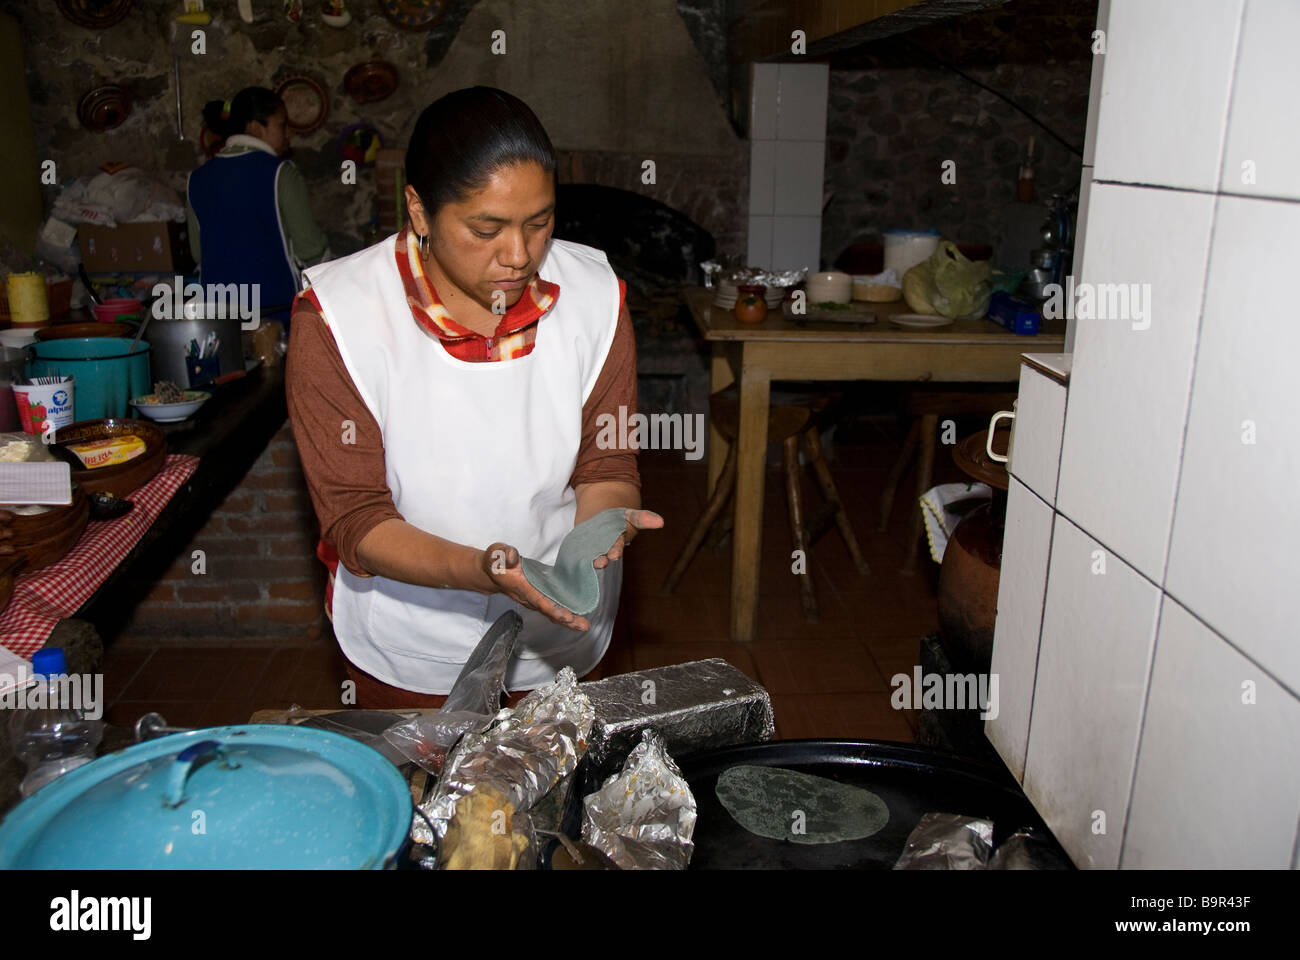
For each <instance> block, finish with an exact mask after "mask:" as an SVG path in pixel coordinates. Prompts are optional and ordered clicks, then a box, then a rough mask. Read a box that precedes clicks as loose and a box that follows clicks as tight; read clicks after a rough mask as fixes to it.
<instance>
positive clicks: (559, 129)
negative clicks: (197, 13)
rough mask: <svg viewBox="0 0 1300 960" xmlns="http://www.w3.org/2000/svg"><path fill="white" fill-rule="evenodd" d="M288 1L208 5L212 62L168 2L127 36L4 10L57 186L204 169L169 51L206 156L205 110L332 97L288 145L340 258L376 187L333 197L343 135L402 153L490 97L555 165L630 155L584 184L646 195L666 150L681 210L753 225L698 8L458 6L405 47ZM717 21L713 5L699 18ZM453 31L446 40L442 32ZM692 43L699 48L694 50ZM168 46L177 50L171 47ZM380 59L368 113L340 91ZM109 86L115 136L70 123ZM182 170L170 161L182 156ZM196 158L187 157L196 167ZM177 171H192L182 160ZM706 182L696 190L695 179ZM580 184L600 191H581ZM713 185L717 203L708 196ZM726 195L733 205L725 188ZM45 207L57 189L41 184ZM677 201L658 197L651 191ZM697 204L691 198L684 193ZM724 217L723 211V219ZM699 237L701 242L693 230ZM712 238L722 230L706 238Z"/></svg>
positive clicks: (397, 37)
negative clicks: (454, 26) (242, 96)
mask: <svg viewBox="0 0 1300 960" xmlns="http://www.w3.org/2000/svg"><path fill="white" fill-rule="evenodd" d="M280 6H281V5H280V3H279V2H273V3H271V2H264V3H257V4H254V10H255V12H256V19H255V21H254V23H252V24H245V23H243V22H242V21H241V20H240V19H239V17H238V15H237V13H236V11H235V5H234V3H233V2H228V3H227V2H222V3H209V4H208V7H209V9H210V10H211V12H212V13H213V15H214V19H213V22H212V23H211V24H210V25H209V26H208V27H206V28H205V30H204V33H205V39H206V45H207V52H206V53H205V54H203V55H197V54H194V53H193V52H192V51H191V40H190V32H191V30H193V29H194V28H193V27H191V26H184V27H183V28H182V29H181V30H177V27H178V26H179V25H175V24H173V22H172V19H171V18H172V17H173V16H174V15H175V14H176V13H177V11H178V4H177V3H176V2H175V0H136V2H135V4H134V5H133V8H132V10H131V12H130V13H129V14H128V16H127V17H126V19H125V20H123V21H122V22H121V23H119V24H117V25H115V26H113V27H111V28H109V29H107V30H87V29H83V28H81V27H78V26H75V25H74V24H72V23H70V22H69V21H67V20H66V19H65V18H64V17H63V16H62V14H60V13H59V11H58V8H57V6H56V4H55V2H54V0H29V2H16V0H4V2H3V3H0V8H3V9H4V10H6V11H8V12H10V13H12V14H14V16H16V17H17V18H18V20H19V22H20V23H21V25H22V31H23V39H24V49H25V51H26V54H27V81H28V84H27V85H28V89H29V92H30V96H31V101H32V112H33V119H34V121H35V125H36V135H37V155H38V157H39V158H40V159H41V160H45V159H52V160H54V161H55V163H56V165H57V175H58V178H59V179H60V180H66V179H69V178H72V177H77V176H82V175H88V174H93V173H95V172H96V170H97V168H98V167H99V165H100V164H102V163H104V162H106V161H109V160H123V161H126V162H129V163H134V164H136V165H137V166H140V167H142V168H145V169H149V170H153V171H157V172H159V173H161V174H162V176H163V178H164V179H165V180H166V181H167V182H169V183H170V184H171V185H172V186H173V187H175V188H176V189H177V190H178V191H179V190H183V188H184V185H185V179H186V175H187V174H188V172H189V170H190V169H192V168H193V166H194V165H195V164H197V162H198V160H199V157H198V155H197V153H194V154H192V155H191V154H186V153H184V152H181V154H180V155H179V156H173V161H174V165H173V166H172V168H171V169H167V170H163V169H162V168H163V166H164V164H165V162H166V159H167V157H168V153H169V147H172V146H173V145H174V144H175V143H176V140H177V130H176V105H175V87H174V84H173V79H172V52H173V49H175V50H176V51H177V53H178V56H179V63H180V68H179V69H180V79H181V88H182V92H183V102H182V109H183V116H184V133H185V137H186V139H187V140H191V141H194V142H197V139H198V136H199V128H200V124H201V122H202V108H203V105H204V103H206V102H207V101H209V100H216V99H226V98H228V97H231V96H233V95H234V94H235V93H236V92H237V91H238V90H239V89H241V88H242V87H244V86H248V85H262V86H268V87H274V86H275V85H276V83H277V82H279V80H280V79H282V78H283V76H284V75H285V74H287V73H289V72H294V71H299V72H305V73H308V74H310V75H312V76H314V77H315V78H316V79H318V80H319V81H321V82H322V83H324V84H325V86H326V87H327V89H329V91H330V94H331V101H330V113H329V118H328V120H327V121H326V123H325V125H324V126H323V127H322V128H321V129H319V130H317V131H316V132H314V133H311V134H307V135H300V136H295V138H294V141H293V159H294V162H295V163H296V164H297V165H298V166H299V167H300V168H301V169H302V170H303V172H304V174H305V175H306V177H307V180H308V183H309V185H310V187H311V191H312V206H313V209H314V211H315V214H316V217H317V220H318V221H319V222H320V223H321V225H322V226H323V227H324V228H325V229H326V231H327V232H328V233H329V234H330V241H331V247H332V249H333V250H334V252H335V253H336V254H338V253H346V252H349V251H351V250H354V249H356V248H358V247H359V246H360V245H361V238H362V236H363V235H364V232H365V228H366V225H367V223H368V222H369V220H370V218H371V217H372V216H374V214H375V186H374V180H373V173H372V172H370V171H363V172H362V173H361V175H360V176H359V178H358V181H359V182H358V183H357V184H356V185H347V184H343V183H342V182H341V177H340V175H339V163H340V159H341V158H340V156H339V153H338V150H337V138H338V135H339V133H340V132H341V131H342V130H343V129H344V128H345V127H346V126H348V125H349V124H352V123H354V122H358V121H366V122H368V123H371V124H373V125H374V126H376V127H377V128H378V129H379V130H380V132H381V133H382V134H383V135H384V136H385V137H386V138H387V139H388V142H389V143H390V144H394V145H401V144H404V143H405V138H406V137H407V135H408V134H409V131H410V130H411V129H412V128H413V126H414V124H415V120H416V118H417V117H418V115H419V112H420V110H422V109H423V108H424V107H425V106H426V105H427V104H428V103H429V102H431V101H432V100H434V99H436V98H437V97H438V96H440V95H442V94H443V93H446V92H448V91H450V90H455V89H458V88H460V87H464V86H469V85H472V84H475V83H485V84H490V85H494V86H499V87H502V88H503V89H507V90H510V91H511V92H513V93H515V94H516V95H518V96H520V97H521V98H523V99H524V100H525V101H526V102H527V103H528V104H529V105H530V106H531V107H532V108H533V109H534V110H535V111H536V112H537V114H538V116H539V117H540V118H541V120H542V122H543V123H544V124H545V125H546V127H547V130H548V132H549V133H550V135H551V138H552V140H553V142H554V143H555V146H556V148H557V149H558V150H561V151H571V150H580V151H584V152H589V153H593V154H606V153H608V154H620V155H626V157H627V161H626V163H619V164H615V165H614V166H615V167H618V169H614V168H613V167H608V166H607V165H605V164H602V163H596V162H593V163H591V164H589V165H587V169H588V170H589V171H590V172H589V173H588V176H589V177H590V178H594V177H598V176H603V175H606V174H608V175H610V176H611V177H613V178H614V182H609V183H608V184H607V185H609V186H620V187H624V188H625V189H644V188H642V187H641V186H639V180H634V179H631V178H629V177H627V176H625V175H624V170H623V168H624V167H626V168H628V169H631V166H632V165H633V164H634V165H635V167H636V168H637V169H638V171H639V167H640V162H641V160H643V159H649V158H652V157H654V156H656V153H657V152H659V151H664V150H665V149H667V150H668V151H669V152H670V153H671V154H672V155H673V156H682V157H689V158H691V161H690V163H693V164H695V166H690V163H685V162H684V163H679V164H676V165H675V166H674V165H673V164H666V165H665V166H664V168H663V171H664V172H663V177H664V180H662V181H661V184H676V183H679V182H680V183H682V184H683V186H681V187H677V186H669V187H668V188H667V189H669V190H672V191H677V192H678V193H681V194H682V197H683V200H684V202H686V203H689V204H691V206H692V207H693V208H694V209H692V210H690V211H688V212H691V215H692V216H693V217H695V218H697V219H699V218H700V217H703V218H705V219H708V220H710V221H711V222H713V223H716V224H719V225H720V226H721V229H722V231H723V233H726V232H727V231H728V230H730V231H735V230H737V229H739V224H740V223H742V222H743V216H744V203H743V197H744V195H743V193H742V192H740V191H738V190H737V189H734V186H735V183H736V180H737V178H739V177H743V173H744V170H745V169H747V164H746V163H744V162H742V161H740V160H738V159H737V158H738V156H739V153H738V151H739V150H740V149H741V143H742V142H741V141H740V140H739V138H738V137H737V136H736V134H735V132H734V131H733V129H732V128H731V125H730V124H729V122H728V120H727V116H726V112H725V110H724V108H723V106H722V103H721V99H720V94H719V93H718V91H717V89H716V88H715V85H714V81H713V79H712V78H711V74H710V71H711V70H713V71H714V72H716V69H715V65H714V64H712V63H711V62H709V61H707V60H706V59H705V57H704V56H702V55H701V54H700V52H699V47H698V46H697V44H701V43H702V44H705V45H706V49H707V51H708V52H709V53H710V56H715V55H716V51H714V50H713V47H716V43H713V44H712V46H708V44H709V43H711V41H710V37H711V36H712V34H713V33H716V30H713V31H712V32H710V31H709V30H707V29H703V30H702V28H701V24H700V23H699V22H698V21H699V20H700V15H699V12H698V11H694V10H693V9H692V8H691V5H688V9H687V10H686V11H685V14H686V15H687V16H688V20H689V28H688V22H687V21H686V20H684V19H683V16H684V13H683V12H679V10H678V8H677V5H676V4H675V3H674V2H673V0H647V2H644V3H636V4H603V3H578V4H575V3H571V2H568V0H537V2H530V3H528V4H514V3H510V2H508V0H478V2H477V3H473V2H470V0H460V2H457V3H456V4H454V9H453V10H452V13H451V14H450V15H449V19H448V20H444V22H443V28H442V29H440V31H438V32H434V33H428V32H425V33H421V32H413V31H404V30H401V29H398V28H397V27H395V26H393V25H392V24H391V23H389V21H388V20H386V19H385V18H384V17H383V16H382V15H380V14H379V13H378V12H377V9H376V7H377V5H375V4H371V3H368V2H366V3H353V4H351V5H350V10H351V12H352V16H353V21H352V23H351V24H349V25H348V26H346V27H343V28H333V27H329V26H326V25H324V24H323V23H322V22H321V21H320V19H319V16H318V15H317V7H318V5H317V4H314V3H308V4H307V5H306V7H307V14H306V16H305V17H304V19H303V21H302V22H301V23H299V24H292V23H290V22H289V21H288V20H287V19H285V17H284V16H283V15H282V13H281V12H280ZM699 6H701V7H702V8H703V9H704V11H705V12H706V13H707V12H710V11H709V4H707V3H704V4H699ZM457 21H461V22H460V27H459V30H458V32H456V33H455V35H454V38H453V37H452V36H451V35H450V28H449V26H448V24H449V23H454V22H457ZM496 29H503V30H505V31H506V53H505V54H504V55H496V54H493V53H492V51H491V43H492V31H493V30H496ZM693 35H694V39H693ZM172 36H176V39H175V40H172V39H169V38H171V37H172ZM370 59H385V60H388V61H390V62H392V63H394V64H395V65H396V66H397V67H398V69H399V71H400V73H401V81H402V82H401V86H400V87H399V88H398V90H397V91H396V93H394V94H393V95H392V96H391V97H389V98H388V99H386V100H384V101H382V102H380V103H375V104H368V105H364V106H360V105H358V104H356V103H354V102H353V100H352V99H351V97H349V96H348V95H347V94H346V93H345V92H344V90H343V86H342V81H343V76H344V74H345V73H346V72H347V70H348V69H349V68H350V67H352V66H353V65H355V64H357V63H359V62H361V61H364V60H370ZM102 83H117V84H120V85H122V86H124V87H126V88H127V89H128V90H129V91H130V93H131V95H132V97H133V99H134V101H135V103H134V107H133V108H132V113H131V116H130V117H129V118H128V119H127V120H126V121H125V122H124V123H123V124H122V125H121V126H119V127H117V128H116V129H114V130H111V131H108V132H106V133H102V134H95V133H91V132H90V131H88V130H86V129H84V128H83V127H82V126H81V125H80V123H79V122H78V120H77V116H76V109H77V103H78V101H79V100H80V99H81V97H82V95H83V94H84V93H86V92H87V91H88V90H90V89H91V88H92V87H94V86H96V85H98V84H102ZM172 153H173V154H175V153H176V152H175V151H172ZM191 156H192V159H191ZM182 160H183V162H181V161H182ZM702 168H703V169H715V170H716V172H715V173H713V174H712V175H711V176H709V175H706V176H705V177H704V178H703V179H702V180H695V181H694V182H693V185H691V186H689V187H688V186H685V184H686V183H687V182H688V181H692V179H693V178H695V177H696V176H697V174H698V172H699V170H700V169H702ZM588 182H604V181H601V180H597V179H589V181H588ZM710 184H713V185H715V186H716V189H715V190H713V192H714V193H716V195H717V198H716V199H715V198H710V197H708V196H705V195H704V194H706V193H708V192H709V191H710V186H709V185H710ZM729 188H730V189H729ZM44 190H45V191H46V204H47V209H48V206H49V204H50V203H51V202H52V200H53V196H54V190H55V188H54V187H52V186H47V187H45V188H44ZM647 192H650V193H651V195H653V196H655V197H656V198H657V199H660V200H664V202H669V203H671V202H672V201H670V200H667V199H665V197H664V196H663V194H662V192H659V191H647ZM692 192H694V194H696V195H691V194H692ZM720 205H721V206H726V205H730V209H720ZM701 225H705V226H707V224H704V223H703V221H701ZM708 228H709V229H711V230H712V229H713V227H711V226H710V227H708Z"/></svg>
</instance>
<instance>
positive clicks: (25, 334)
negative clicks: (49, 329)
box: [0, 327, 39, 349]
mask: <svg viewBox="0 0 1300 960" xmlns="http://www.w3.org/2000/svg"><path fill="white" fill-rule="evenodd" d="M38 329H39V328H38V327H31V328H30V329H29V328H27V327H15V328H12V329H9V330H0V346H5V347H11V348H13V349H18V348H20V347H26V346H30V345H31V344H33V343H36V331H37V330H38Z"/></svg>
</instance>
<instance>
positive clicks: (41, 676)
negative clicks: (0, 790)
mask: <svg viewBox="0 0 1300 960" xmlns="http://www.w3.org/2000/svg"><path fill="white" fill-rule="evenodd" d="M67 672H68V664H67V660H66V659H65V658H64V656H63V651H62V650H61V649H59V648H58V647H52V648H49V649H46V650H38V651H36V654H35V655H34V656H33V657H32V673H33V675H35V676H36V679H37V682H38V683H41V684H44V685H45V697H44V702H45V703H46V704H48V706H47V707H46V708H45V709H29V708H27V707H26V706H24V707H22V708H21V709H17V710H15V711H14V712H13V715H12V716H11V717H10V718H9V742H10V743H12V744H13V750H14V754H15V755H16V756H17V757H18V759H19V760H21V761H22V762H23V763H24V764H25V765H26V767H27V776H26V777H24V778H23V782H22V783H21V784H20V785H19V787H18V789H19V792H20V793H22V795H23V796H24V797H30V796H31V795H32V794H33V793H35V792H36V791H37V790H39V789H40V788H41V787H43V786H45V785H46V784H47V783H49V782H50V781H51V780H53V779H55V778H56V777H60V776H62V775H63V774H65V773H67V772H68V771H69V770H75V769H76V768H77V767H80V766H83V765H85V764H87V763H90V761H92V760H94V759H95V748H96V747H98V746H99V741H100V740H101V739H103V736H104V723H103V721H101V720H87V719H86V718H85V716H84V715H83V713H82V711H81V710H80V709H79V708H78V707H79V705H78V704H74V703H69V702H67V700H68V695H69V692H70V691H71V690H72V689H73V687H72V685H69V684H61V683H59V682H58V678H59V677H61V676H64V675H66V674H67ZM35 699H37V698H35V697H34V696H33V691H31V690H26V691H23V700H22V702H23V703H24V704H26V703H31V702H33V701H34V700H35Z"/></svg>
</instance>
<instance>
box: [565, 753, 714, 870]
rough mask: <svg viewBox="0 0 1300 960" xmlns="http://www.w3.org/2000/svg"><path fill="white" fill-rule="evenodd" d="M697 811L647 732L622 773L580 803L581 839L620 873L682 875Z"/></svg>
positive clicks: (691, 847) (675, 770) (681, 780)
mask: <svg viewBox="0 0 1300 960" xmlns="http://www.w3.org/2000/svg"><path fill="white" fill-rule="evenodd" d="M695 809H696V807H695V797H694V795H693V794H692V793H691V788H690V787H689V786H687V783H686V780H685V779H684V778H683V777H682V772H681V770H679V769H678V767H677V764H676V763H674V762H673V758H672V757H670V756H669V755H668V751H667V749H666V748H665V747H664V741H663V738H662V737H660V736H659V735H657V734H656V733H654V732H653V731H651V730H647V731H645V734H644V737H643V739H642V741H641V742H640V743H639V744H637V745H636V747H634V748H633V750H632V752H631V754H629V755H628V758H627V763H625V764H624V765H623V770H622V772H621V773H619V774H616V775H615V776H612V777H610V778H609V780H608V781H607V782H606V783H605V785H604V786H603V787H601V788H600V789H599V790H598V791H596V792H595V793H593V794H591V795H590V796H588V797H587V798H586V799H585V800H583V812H582V839H583V840H584V841H586V842H587V843H589V844H591V845H592V846H593V847H595V848H596V849H597V850H599V851H600V852H601V853H603V854H605V856H607V857H609V859H610V860H612V861H613V862H614V863H615V864H617V865H618V866H619V867H620V868H621V869H623V870H685V869H686V866H687V864H689V863H690V861H691V852H692V851H693V850H694V849H695V847H694V844H693V843H692V842H691V837H692V835H693V834H694V833H695Z"/></svg>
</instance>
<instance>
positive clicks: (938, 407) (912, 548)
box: [876, 390, 1016, 573]
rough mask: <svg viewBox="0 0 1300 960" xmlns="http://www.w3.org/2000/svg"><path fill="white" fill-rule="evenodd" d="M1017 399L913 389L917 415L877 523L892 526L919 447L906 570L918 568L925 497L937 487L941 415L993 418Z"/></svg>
mask: <svg viewBox="0 0 1300 960" xmlns="http://www.w3.org/2000/svg"><path fill="white" fill-rule="evenodd" d="M1015 399H1016V394H1015V393H978V392H966V391H944V390H912V391H910V392H909V393H908V395H907V401H906V410H907V412H908V413H909V414H911V416H912V417H913V419H912V426H911V428H910V429H909V430H908V431H907V438H906V439H905V440H904V441H903V452H902V453H900V454H899V456H898V459H897V460H896V461H895V462H894V466H893V467H892V468H891V469H890V471H889V476H888V477H887V478H886V480H885V489H884V491H883V492H882V493H881V494H880V523H879V524H878V525H877V526H876V530H878V531H883V530H885V529H886V528H887V527H888V526H889V515H890V513H892V512H893V509H894V495H895V493H896V492H897V490H898V483H899V481H900V480H901V479H902V478H903V473H904V472H905V471H906V470H907V465H908V463H910V462H911V459H912V457H913V455H914V454H915V453H916V451H917V448H918V447H919V448H920V451H921V461H920V463H919V464H918V465H917V469H916V496H915V497H914V498H913V499H912V518H911V524H910V527H909V529H910V531H911V536H910V539H909V541H908V544H907V556H906V558H905V559H904V560H903V568H902V569H903V572H904V573H914V572H915V571H916V559H917V555H918V553H919V549H918V548H919V546H920V542H921V534H922V531H923V529H924V527H923V520H922V517H921V497H922V496H923V495H924V494H925V491H927V490H929V489H930V487H932V486H934V484H933V482H932V481H933V475H934V452H935V449H936V448H937V447H938V445H939V417H940V415H942V416H944V418H946V419H954V420H955V419H957V418H958V417H991V416H992V415H993V414H995V413H997V412H998V411H999V410H1010V409H1011V404H1012V402H1014V401H1015Z"/></svg>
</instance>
